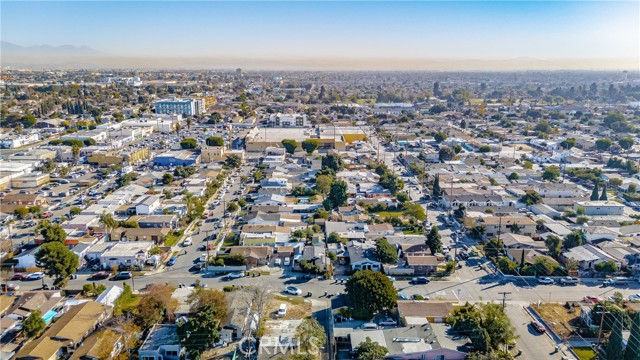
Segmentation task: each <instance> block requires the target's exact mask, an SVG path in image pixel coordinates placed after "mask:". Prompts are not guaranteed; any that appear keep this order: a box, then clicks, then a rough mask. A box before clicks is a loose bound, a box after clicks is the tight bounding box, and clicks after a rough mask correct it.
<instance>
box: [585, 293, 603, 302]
mask: <svg viewBox="0 0 640 360" xmlns="http://www.w3.org/2000/svg"><path fill="white" fill-rule="evenodd" d="M582 301H584V302H587V303H592V304H597V303H599V302H600V301H602V299H600V298H599V297H597V296H591V295H587V296H585V297H583V298H582Z"/></svg>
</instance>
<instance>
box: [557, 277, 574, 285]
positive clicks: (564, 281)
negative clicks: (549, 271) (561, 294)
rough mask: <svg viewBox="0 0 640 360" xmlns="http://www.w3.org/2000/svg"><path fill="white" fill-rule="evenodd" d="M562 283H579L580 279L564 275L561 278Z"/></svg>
mask: <svg viewBox="0 0 640 360" xmlns="http://www.w3.org/2000/svg"><path fill="white" fill-rule="evenodd" d="M560 283H561V284H563V285H577V284H578V279H577V278H574V277H570V276H567V277H563V278H561V279H560Z"/></svg>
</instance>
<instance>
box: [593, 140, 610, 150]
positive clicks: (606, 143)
mask: <svg viewBox="0 0 640 360" xmlns="http://www.w3.org/2000/svg"><path fill="white" fill-rule="evenodd" d="M612 144H613V142H612V141H611V139H609V138H604V139H598V140H596V148H597V149H598V150H601V151H607V150H609V148H610V147H611V145H612Z"/></svg>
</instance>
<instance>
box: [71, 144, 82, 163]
mask: <svg viewBox="0 0 640 360" xmlns="http://www.w3.org/2000/svg"><path fill="white" fill-rule="evenodd" d="M71 153H72V154H73V163H74V165H77V164H78V158H79V156H80V146H78V145H73V146H72V147H71Z"/></svg>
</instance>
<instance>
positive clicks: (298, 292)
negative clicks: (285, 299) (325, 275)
mask: <svg viewBox="0 0 640 360" xmlns="http://www.w3.org/2000/svg"><path fill="white" fill-rule="evenodd" d="M284 292H285V293H287V294H291V295H298V296H300V295H302V290H300V289H298V288H297V287H295V286H287V287H286V288H285V289H284Z"/></svg>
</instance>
